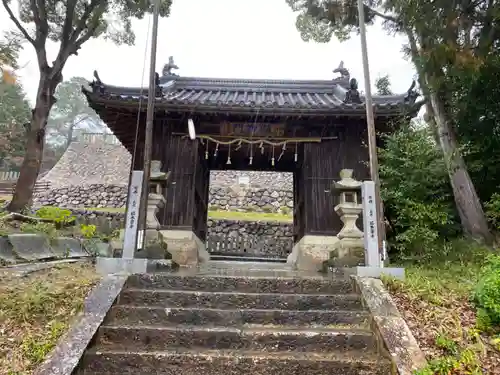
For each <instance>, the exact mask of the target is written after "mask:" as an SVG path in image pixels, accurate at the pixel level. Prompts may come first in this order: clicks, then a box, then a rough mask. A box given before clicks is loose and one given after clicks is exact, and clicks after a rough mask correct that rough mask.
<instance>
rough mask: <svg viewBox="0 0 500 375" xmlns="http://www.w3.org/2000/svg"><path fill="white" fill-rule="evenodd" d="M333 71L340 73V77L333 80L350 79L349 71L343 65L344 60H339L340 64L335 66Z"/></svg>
mask: <svg viewBox="0 0 500 375" xmlns="http://www.w3.org/2000/svg"><path fill="white" fill-rule="evenodd" d="M332 72H333V73H340V77H337V78H334V80H339V79H340V80H345V81H348V82H349V80H350V79H351V73H349V70H348V69H346V68H345V67H344V61H340V64H339V66H338V67H337V68H335V69H333V71H332Z"/></svg>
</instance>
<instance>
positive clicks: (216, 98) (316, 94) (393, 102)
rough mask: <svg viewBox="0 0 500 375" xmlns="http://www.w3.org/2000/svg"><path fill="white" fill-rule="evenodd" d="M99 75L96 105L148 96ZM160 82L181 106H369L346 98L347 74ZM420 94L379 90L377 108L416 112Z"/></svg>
mask: <svg viewBox="0 0 500 375" xmlns="http://www.w3.org/2000/svg"><path fill="white" fill-rule="evenodd" d="M96 78H97V80H96V81H94V82H93V83H92V84H91V86H92V89H93V90H92V92H89V91H86V92H85V93H86V95H87V97H88V99H89V102H90V104H91V105H92V104H93V103H95V104H97V103H99V102H106V105H110V104H111V103H110V101H111V102H115V103H117V104H118V103H119V102H120V103H121V104H127V103H128V104H132V103H136V102H138V101H139V99H140V98H141V96H142V99H143V100H147V93H148V90H147V89H146V88H144V89H141V88H130V87H118V86H110V85H105V84H103V83H102V81H101V80H100V79H99V78H98V76H97V75H96ZM157 83H158V87H157V95H156V96H157V98H158V100H157V102H156V105H157V106H158V107H161V108H165V109H176V110H179V111H183V110H184V111H187V110H189V111H193V110H197V111H198V110H199V111H234V112H257V111H260V112H275V113H297V112H300V113H303V114H306V113H322V114H341V113H353V112H363V111H364V110H365V106H364V104H363V102H364V98H363V97H362V96H361V102H358V103H356V102H349V100H346V94H347V93H348V91H349V82H348V81H346V80H345V79H342V78H339V79H334V80H329V81H319V80H249V79H213V78H198V77H179V76H176V75H169V76H166V77H161V78H159V79H158V82H157ZM347 97H349V96H347ZM416 98H417V95H415V93H414V92H413V91H409V92H408V93H406V94H403V95H391V96H374V97H373V102H374V108H375V112H376V113H387V114H389V113H396V112H401V111H402V110H410V111H412V112H413V110H414V107H415V99H416ZM417 110H418V108H417Z"/></svg>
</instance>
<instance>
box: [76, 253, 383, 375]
mask: <svg viewBox="0 0 500 375" xmlns="http://www.w3.org/2000/svg"><path fill="white" fill-rule="evenodd" d="M214 263H216V262H214ZM221 263H224V262H221ZM212 264H213V263H212ZM227 264H230V265H232V266H229V267H225V268H224V267H222V268H221V267H220V266H214V265H211V266H209V267H207V268H205V269H203V270H199V271H197V272H192V271H191V272H178V273H153V274H143V275H134V276H130V277H129V279H128V280H127V282H126V285H125V287H124V289H123V290H122V292H121V294H120V295H119V297H118V299H117V301H116V303H115V304H114V306H113V307H112V308H111V310H110V312H109V313H108V316H107V318H106V320H105V322H104V324H103V325H102V326H101V327H100V329H99V331H98V333H97V335H96V337H95V338H94V340H93V343H92V344H91V346H90V347H89V348H88V349H87V351H86V353H85V354H84V357H83V358H82V360H81V362H80V365H79V368H78V369H77V370H76V374H78V375H82V374H85V375H97V374H101V375H118V374H141V375H142V374H144V375H145V374H168V375H170V374H172V375H174V374H175V375H195V374H196V375H236V374H253V375H267V374H273V375H281V374H286V375H320V374H321V375H326V374H328V375H335V374H338V375H361V374H366V375H367V374H374V375H378V374H380V375H382V374H383V375H388V374H391V364H390V361H389V360H388V359H387V357H386V356H385V355H384V354H383V353H384V352H383V351H382V350H379V345H378V344H377V340H376V338H375V336H374V334H373V333H372V331H371V330H370V326H369V314H368V312H367V311H365V309H364V308H363V306H362V303H361V299H360V296H359V295H358V294H357V293H355V291H354V288H353V285H352V283H351V281H350V280H348V279H345V278H340V277H339V278H333V279H331V278H330V279H327V278H323V277H320V276H317V275H310V276H307V275H305V276H304V275H299V274H297V273H295V272H292V271H289V270H286V269H285V268H284V267H283V265H278V266H276V264H274V265H273V264H270V265H269V266H268V267H267V269H266V267H265V265H264V264H262V263H261V264H259V265H258V266H256V267H258V269H251V268H249V266H248V265H246V266H244V267H246V269H244V270H242V269H235V268H238V266H235V264H236V265H237V262H227V263H226V265H227ZM279 266H281V268H279Z"/></svg>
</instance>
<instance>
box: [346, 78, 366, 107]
mask: <svg viewBox="0 0 500 375" xmlns="http://www.w3.org/2000/svg"><path fill="white" fill-rule="evenodd" d="M344 103H346V104H361V103H362V101H361V97H360V95H359V91H358V81H357V80H356V78H351V80H350V81H349V90H347V92H346V93H345V99H344Z"/></svg>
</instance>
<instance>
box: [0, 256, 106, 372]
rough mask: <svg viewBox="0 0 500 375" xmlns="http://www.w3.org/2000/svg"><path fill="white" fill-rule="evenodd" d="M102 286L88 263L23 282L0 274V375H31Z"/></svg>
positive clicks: (29, 277) (2, 273) (60, 268)
mask: <svg viewBox="0 0 500 375" xmlns="http://www.w3.org/2000/svg"><path fill="white" fill-rule="evenodd" d="M98 281H99V276H98V275H97V274H96V272H95V269H94V266H93V265H92V264H89V263H84V264H81V263H79V264H63V265H60V266H56V267H54V268H52V269H50V270H45V271H40V272H34V273H32V274H30V275H28V276H27V277H22V278H19V277H16V276H15V275H13V274H11V273H9V272H8V271H2V270H1V269H0V332H2V334H1V335H0V348H2V350H1V351H2V353H1V354H0V374H2V375H3V374H6V375H7V374H9V375H10V374H12V375H14V374H16V375H17V374H19V375H20V374H23V375H29V374H32V373H33V371H34V369H35V368H36V367H37V366H38V365H39V364H40V363H41V362H43V360H44V359H45V358H46V356H47V355H48V354H49V353H50V351H51V350H52V349H53V348H54V346H55V345H56V344H57V341H58V340H59V338H60V337H61V336H62V335H63V334H64V332H66V330H67V329H68V327H69V326H70V324H71V323H72V321H73V319H74V317H75V315H77V314H78V312H79V311H80V310H81V309H82V306H83V301H84V299H85V297H86V296H87V295H88V293H89V291H90V290H91V289H92V287H93V286H94V285H95V284H96V283H97V282H98Z"/></svg>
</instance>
